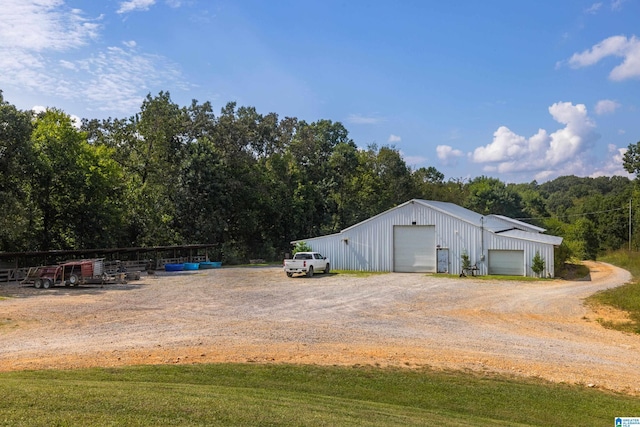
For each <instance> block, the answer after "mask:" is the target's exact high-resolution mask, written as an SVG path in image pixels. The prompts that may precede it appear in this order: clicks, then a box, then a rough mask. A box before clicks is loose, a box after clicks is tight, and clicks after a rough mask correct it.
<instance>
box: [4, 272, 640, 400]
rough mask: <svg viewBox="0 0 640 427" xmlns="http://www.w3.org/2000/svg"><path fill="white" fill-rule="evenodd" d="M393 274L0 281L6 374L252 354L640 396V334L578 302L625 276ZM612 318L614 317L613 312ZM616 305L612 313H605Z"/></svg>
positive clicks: (258, 358)
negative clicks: (41, 283) (96, 282)
mask: <svg viewBox="0 0 640 427" xmlns="http://www.w3.org/2000/svg"><path fill="white" fill-rule="evenodd" d="M589 267H590V268H591V276H590V277H589V278H588V279H587V280H582V281H560V280H556V281H550V282H525V281H522V282H520V281H491V280H475V279H473V278H464V279H451V278H442V277H438V276H437V275H423V274H402V273H390V274H382V275H372V276H369V277H355V276H350V275H346V274H329V275H322V274H318V275H315V276H314V277H313V278H311V279H309V278H305V277H294V278H291V279H290V278H287V277H286V276H285V275H284V273H283V272H282V270H281V269H280V268H276V267H268V268H259V267H256V268H224V269H217V270H203V271H197V272H181V273H174V274H170V273H163V274H159V275H155V276H143V279H142V280H140V281H134V282H130V283H128V284H124V285H108V286H105V287H104V288H100V287H97V286H94V287H88V286H87V287H80V288H64V287H58V288H53V289H49V290H36V289H34V288H32V287H22V286H18V285H16V284H14V285H0V296H8V297H9V298H6V299H3V300H0V371H10V370H22V369H41V368H45V369H46V368H65V369H67V368H76V367H88V366H120V365H134V364H166V363H208V362H251V363H299V364H301V363H304V364H320V365H355V364H361V365H365V364H366V365H375V366H399V367H405V368H419V367H424V366H429V367H432V368H436V369H455V370H471V371H474V372H479V373H499V374H513V375H516V376H528V377H540V378H544V379H547V380H551V381H555V382H567V383H577V384H584V385H585V386H594V387H599V388H605V389H610V390H615V391H619V392H624V393H629V394H640V357H639V356H638V354H639V350H640V336H638V335H632V334H625V333H621V332H616V331H611V330H606V329H604V328H602V327H601V326H600V325H599V324H598V322H597V321H596V318H598V317H601V316H602V313H594V312H593V311H591V310H590V309H589V308H587V307H585V306H584V305H583V299H584V298H585V297H587V296H589V295H591V294H593V293H594V292H596V291H598V290H601V289H606V288H609V287H613V286H619V285H621V284H624V283H625V282H627V281H628V280H630V275H629V273H628V272H627V271H625V270H622V269H619V268H616V267H613V266H611V265H608V264H604V263H589ZM613 314H614V315H615V313H613ZM610 315H612V313H608V314H607V316H610Z"/></svg>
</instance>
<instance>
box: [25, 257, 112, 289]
mask: <svg viewBox="0 0 640 427" xmlns="http://www.w3.org/2000/svg"><path fill="white" fill-rule="evenodd" d="M112 279H113V277H112V276H109V274H107V272H106V271H105V268H104V259H103V258H100V259H83V260H77V261H67V262H63V263H61V264H58V265H47V266H40V267H31V268H30V269H29V271H28V272H27V275H26V277H25V279H24V280H23V281H22V282H21V283H22V284H33V286H35V287H36V288H37V289H40V288H44V289H48V288H50V287H51V286H56V285H64V286H78V285H88V284H99V285H103V284H105V283H106V282H108V281H110V280H112Z"/></svg>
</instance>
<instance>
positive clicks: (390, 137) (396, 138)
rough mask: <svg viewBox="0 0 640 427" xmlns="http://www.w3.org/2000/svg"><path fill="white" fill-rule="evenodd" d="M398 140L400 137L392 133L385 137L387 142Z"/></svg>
mask: <svg viewBox="0 0 640 427" xmlns="http://www.w3.org/2000/svg"><path fill="white" fill-rule="evenodd" d="M400 141H402V138H400V137H399V136H398V135H394V134H391V135H389V139H387V142H389V143H392V144H393V143H396V142H400Z"/></svg>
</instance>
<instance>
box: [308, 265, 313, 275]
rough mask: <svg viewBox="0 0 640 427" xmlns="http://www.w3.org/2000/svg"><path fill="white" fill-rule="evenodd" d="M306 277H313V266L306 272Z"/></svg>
mask: <svg viewBox="0 0 640 427" xmlns="http://www.w3.org/2000/svg"><path fill="white" fill-rule="evenodd" d="M307 277H313V265H310V266H309V270H308V271H307Z"/></svg>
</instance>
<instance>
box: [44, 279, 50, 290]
mask: <svg viewBox="0 0 640 427" xmlns="http://www.w3.org/2000/svg"><path fill="white" fill-rule="evenodd" d="M42 287H43V288H44V289H49V288H50V287H51V280H49V279H43V280H42Z"/></svg>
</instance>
